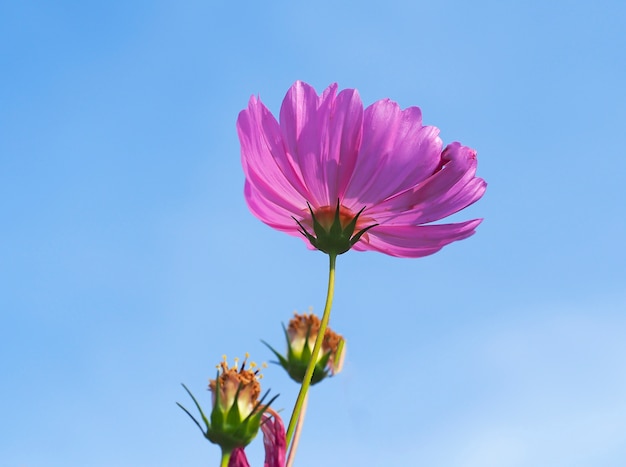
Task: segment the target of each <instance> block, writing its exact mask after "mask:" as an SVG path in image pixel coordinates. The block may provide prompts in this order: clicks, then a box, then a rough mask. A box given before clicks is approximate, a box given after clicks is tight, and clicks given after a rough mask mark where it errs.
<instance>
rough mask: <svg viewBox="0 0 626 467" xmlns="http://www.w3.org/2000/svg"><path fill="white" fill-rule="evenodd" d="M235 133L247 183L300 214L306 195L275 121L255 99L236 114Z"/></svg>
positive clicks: (269, 198) (280, 204)
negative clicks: (236, 133)
mask: <svg viewBox="0 0 626 467" xmlns="http://www.w3.org/2000/svg"><path fill="white" fill-rule="evenodd" d="M237 132H238V133H239V140H240V142H241V162H242V165H243V169H244V173H245V175H246V180H248V182H249V183H250V184H252V185H253V186H254V187H255V188H256V190H257V191H259V192H260V193H261V194H262V195H263V196H265V197H266V198H267V199H268V201H270V202H272V203H274V204H277V205H279V206H282V207H283V208H284V209H287V210H290V211H299V210H300V207H301V206H302V205H305V200H306V199H307V197H308V196H309V193H308V191H307V189H306V187H305V186H304V185H303V183H302V181H301V180H300V176H299V172H298V170H297V169H296V168H295V167H294V164H293V161H292V160H290V158H289V156H288V154H287V153H286V152H285V150H284V145H283V141H282V136H281V134H280V127H279V126H278V122H277V121H276V119H275V118H274V117H273V116H272V114H271V113H270V112H269V110H268V109H267V108H266V107H265V106H264V105H263V104H262V103H261V102H260V101H259V100H257V99H256V98H254V97H252V98H251V99H250V102H249V104H248V108H247V109H246V110H244V111H242V112H241V113H240V114H239V118H238V119H237Z"/></svg>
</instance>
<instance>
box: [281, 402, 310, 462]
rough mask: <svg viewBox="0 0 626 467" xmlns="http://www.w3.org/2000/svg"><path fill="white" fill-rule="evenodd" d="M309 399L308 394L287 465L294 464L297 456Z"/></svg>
mask: <svg viewBox="0 0 626 467" xmlns="http://www.w3.org/2000/svg"><path fill="white" fill-rule="evenodd" d="M308 400H309V395H308V394H307V395H306V397H305V398H304V404H302V410H301V411H300V416H299V417H298V423H297V424H296V431H295V432H294V434H293V443H291V449H290V450H289V455H288V456H287V463H286V464H285V467H291V466H292V465H293V460H294V458H295V457H296V449H297V447H298V441H300V434H302V426H303V425H304V416H305V415H306V407H307V405H308V404H307V402H308Z"/></svg>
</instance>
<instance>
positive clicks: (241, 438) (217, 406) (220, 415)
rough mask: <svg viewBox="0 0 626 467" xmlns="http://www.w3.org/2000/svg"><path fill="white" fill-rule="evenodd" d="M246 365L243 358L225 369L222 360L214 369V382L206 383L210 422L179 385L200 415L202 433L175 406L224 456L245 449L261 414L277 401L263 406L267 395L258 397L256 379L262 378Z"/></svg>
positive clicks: (251, 365)
mask: <svg viewBox="0 0 626 467" xmlns="http://www.w3.org/2000/svg"><path fill="white" fill-rule="evenodd" d="M247 363H248V355H247V354H246V358H245V359H244V360H243V362H242V363H241V365H240V364H239V360H238V359H235V364H234V365H232V366H229V365H228V362H227V361H226V356H224V358H223V361H222V362H220V364H219V365H218V366H217V368H218V371H217V375H216V377H215V379H212V380H210V381H209V389H210V391H211V393H212V410H211V415H210V419H209V418H207V417H206V416H205V414H204V412H203V410H202V408H201V407H200V405H199V404H198V402H197V400H196V398H195V397H194V396H193V394H191V392H190V391H189V389H187V387H186V386H185V385H183V387H184V388H185V390H186V391H187V393H188V394H189V395H190V396H191V398H192V399H193V402H194V403H195V405H196V408H197V409H198V411H199V412H200V415H201V417H202V420H203V421H204V424H205V426H206V429H205V428H202V426H201V425H200V423H199V422H198V421H197V420H196V419H195V418H194V417H193V416H192V415H191V413H190V412H189V411H188V410H187V409H186V408H184V407H183V406H182V405H180V404H178V406H179V407H180V408H181V409H183V410H184V411H185V412H186V413H187V415H189V416H190V417H191V418H192V420H193V421H194V422H195V423H196V425H197V426H198V428H200V430H201V431H202V433H203V435H204V436H205V438H207V439H208V440H209V441H211V442H212V443H215V444H217V445H219V446H220V447H221V448H222V450H223V451H225V452H231V451H232V450H233V449H235V448H238V447H245V446H247V445H248V444H249V443H250V441H252V440H253V439H254V437H255V436H256V435H257V433H258V431H259V426H260V424H261V418H262V416H263V414H264V413H265V412H266V410H268V408H269V405H270V404H271V403H272V402H273V401H274V400H275V399H276V397H278V396H277V395H276V396H274V397H273V398H272V399H271V400H270V401H269V402H268V403H267V404H264V403H263V401H264V400H265V399H266V398H267V396H268V394H269V391H267V392H266V393H265V394H264V395H263V396H262V397H259V396H260V395H261V384H260V382H259V379H260V378H261V377H262V376H261V374H260V372H259V369H258V368H257V366H256V364H255V363H254V362H251V363H250V364H249V366H248V368H246V364H247Z"/></svg>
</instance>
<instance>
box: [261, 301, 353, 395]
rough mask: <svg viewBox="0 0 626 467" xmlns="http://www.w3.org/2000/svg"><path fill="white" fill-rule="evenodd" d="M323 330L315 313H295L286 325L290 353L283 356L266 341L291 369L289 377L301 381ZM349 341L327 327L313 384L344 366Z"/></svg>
mask: <svg viewBox="0 0 626 467" xmlns="http://www.w3.org/2000/svg"><path fill="white" fill-rule="evenodd" d="M319 329H320V319H319V318H318V317H317V316H316V315H314V314H313V313H308V314H307V313H303V314H299V313H294V316H293V318H292V319H291V320H290V321H289V325H288V326H287V328H285V327H284V325H283V330H284V332H285V339H286V340H287V355H286V356H283V355H281V354H280V353H278V352H277V351H276V350H275V349H274V348H273V347H271V346H270V345H269V344H267V343H266V342H264V344H265V345H266V346H267V347H268V348H269V349H270V350H271V351H272V352H273V353H274V355H276V358H278V363H280V365H281V366H282V367H283V368H284V369H285V370H286V371H287V373H288V374H289V376H291V378H292V379H293V380H294V381H296V382H297V383H301V382H302V380H303V379H304V374H305V372H306V368H307V366H308V364H309V362H310V361H311V354H312V353H313V346H314V345H315V339H317V335H318V333H319ZM345 346H346V342H345V340H344V338H343V337H342V336H340V335H339V334H337V333H336V332H334V331H333V330H332V329H330V328H326V331H325V332H324V338H323V340H322V348H321V352H320V353H319V355H318V357H317V361H316V362H315V369H314V370H313V377H312V379H311V384H315V383H318V382H320V381H321V380H323V379H324V378H325V377H326V376H328V375H331V376H334V375H336V374H337V373H339V372H340V371H341V369H342V368H343V360H344V356H345Z"/></svg>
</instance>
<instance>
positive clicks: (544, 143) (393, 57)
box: [0, 0, 626, 467]
mask: <svg viewBox="0 0 626 467" xmlns="http://www.w3.org/2000/svg"><path fill="white" fill-rule="evenodd" d="M625 24H626V6H624V3H623V2H620V1H617V0H616V1H613V2H611V1H599V2H595V3H594V4H593V5H591V4H589V3H588V2H573V1H564V0H563V1H551V2H545V1H510V2H497V1H489V2H487V1H473V2H465V1H437V2H414V1H408V0H407V1H387V2H347V1H346V2H331V1H330V0H329V1H318V2H306V3H305V2H286V1H271V2H252V1H250V2H227V1H217V0H209V1H206V0H204V1H189V2H167V1H134V2H100V3H96V2H70V1H59V2H43V1H39V2H37V1H33V2H2V5H1V6H0V67H1V69H2V73H1V74H0V215H1V216H2V221H1V222H2V223H1V228H0V289H1V293H0V312H1V315H0V374H1V375H2V384H1V385H0V420H1V422H0V465H1V466H3V467H5V466H6V467H57V466H59V467H61V466H63V467H67V466H80V467H111V466H116V467H117V466H120V467H126V466H128V467H136V466H150V467H154V466H157V467H158V466H164V467H165V466H172V467H176V466H183V465H184V466H205V465H217V463H218V448H217V447H215V446H213V445H210V444H209V443H208V442H206V441H205V440H204V439H202V437H201V435H200V433H199V432H198V430H197V428H196V427H195V426H194V425H193V424H192V423H191V421H190V420H188V419H187V417H186V416H185V415H184V413H183V412H182V411H181V410H180V409H178V408H177V407H176V405H175V402H176V401H179V402H182V403H184V404H185V405H187V406H190V405H191V403H190V401H189V399H188V397H187V396H186V394H185V393H184V391H183V389H182V388H181V386H180V383H181V382H184V383H186V384H187V385H188V386H189V387H190V389H191V390H192V391H193V392H194V393H195V394H196V395H197V396H198V397H199V398H200V399H201V400H202V401H203V402H204V405H205V406H208V405H209V404H210V397H209V394H208V393H205V392H204V391H205V388H206V385H207V381H208V378H209V377H213V376H214V372H215V365H216V364H217V363H218V362H219V360H220V359H221V356H222V354H227V355H228V356H229V357H235V356H243V354H244V352H250V353H251V355H252V358H253V359H254V360H256V361H258V362H261V361H271V360H272V357H271V355H270V353H269V352H268V351H267V350H266V349H265V348H264V347H263V345H262V344H261V343H260V341H259V339H261V338H262V339H265V340H267V341H269V342H271V343H273V344H274V345H276V346H277V347H279V348H282V346H283V341H282V339H283V337H282V331H281V327H280V323H281V322H286V321H288V320H289V318H290V316H291V313H292V312H293V311H294V310H296V309H297V310H301V311H306V310H307V309H308V308H309V307H313V309H314V310H315V311H317V312H320V313H321V311H322V308H323V301H324V296H325V287H326V275H327V258H326V256H325V255H323V254H321V253H319V252H311V251H308V250H307V249H306V248H305V247H304V244H303V242H302V241H301V240H299V239H296V238H292V237H289V236H287V235H284V234H282V233H279V232H276V231H273V230H272V229H270V228H269V227H267V226H265V225H264V224H262V223H261V222H260V221H258V220H257V219H256V218H254V217H253V216H252V215H251V214H250V213H249V212H248V210H247V208H246V205H245V202H244V198H243V194H242V189H243V173H242V170H241V166H240V160H239V142H238V140H237V135H236V131H235V120H236V118H237V114H238V113H239V111H240V110H242V109H243V108H244V107H245V106H246V104H247V101H248V99H249V97H250V95H252V94H259V95H260V96H261V99H262V100H263V102H264V103H265V104H266V105H267V106H268V107H269V108H270V109H271V110H272V111H274V112H277V111H278V109H279V106H280V102H281V100H282V98H283V96H284V94H285V92H286V91H287V89H288V87H289V86H290V85H291V84H292V83H293V82H294V81H295V80H297V79H301V80H304V81H307V82H309V83H311V84H312V85H313V86H315V87H316V89H317V90H318V92H321V91H322V90H323V89H324V88H325V87H326V86H328V84H330V83H331V82H338V83H339V87H340V88H346V87H351V88H357V89H358V90H359V92H360V94H361V97H362V99H363V101H364V103H365V104H366V105H369V104H371V103H372V102H374V101H375V100H378V99H382V98H385V97H390V98H391V99H393V100H395V101H397V102H399V103H400V105H401V106H402V107H407V106H411V105H418V106H420V107H421V108H422V111H423V115H424V122H425V123H426V124H432V125H436V126H438V127H439V128H440V129H441V135H442V138H443V139H444V142H446V143H449V142H451V141H455V140H458V141H461V142H463V143H464V144H466V145H468V146H471V147H474V148H476V149H477V150H478V153H479V167H478V174H479V175H480V176H482V177H483V178H485V179H486V180H487V182H488V183H489V188H488V190H487V193H486V195H485V197H484V198H483V199H482V200H481V201H480V202H478V203H477V204H475V205H473V206H472V207H471V208H469V209H468V210H466V211H464V212H462V213H461V214H459V215H457V216H455V217H454V219H456V220H461V219H469V218H474V217H484V218H485V221H484V223H483V224H482V225H481V226H480V227H479V229H478V233H477V235H475V236H474V237H472V238H470V239H468V240H465V241H463V242H459V243H455V244H453V245H451V246H448V247H447V248H445V249H444V250H443V251H441V252H439V253H437V254H436V255H433V256H431V257H428V258H424V259H417V260H407V259H397V258H391V257H387V256H385V255H381V254H375V253H358V252H350V253H348V254H346V255H343V256H341V257H340V258H339V261H338V270H337V274H338V278H337V281H338V282H337V292H336V300H335V307H334V314H333V317H332V320H331V323H332V325H333V328H334V329H335V330H337V331H338V332H340V333H342V334H343V335H344V336H345V337H346V338H347V340H348V352H349V353H348V356H347V362H346V367H345V370H344V372H343V373H342V374H341V375H339V376H338V377H337V378H334V379H332V380H330V381H328V382H326V383H324V384H322V385H320V386H319V387H315V388H314V390H313V394H312V398H311V402H310V405H309V410H310V411H309V416H308V418H307V421H306V426H305V431H304V437H303V442H302V445H301V449H300V452H299V455H298V459H297V465H298V466H302V467H306V466H320V465H327V466H350V465H364V466H387V465H394V466H428V467H543V466H546V467H547V466H549V467H565V466H567V467H600V466H601V467H618V466H620V467H621V466H624V465H626V371H625V368H626V338H625V335H626V290H625V289H626V287H625V285H626V246H625V239H626V201H625V200H626V196H624V192H625V187H626V157H625V149H624V147H625V146H624V143H623V139H624V128H625V127H626V113H625V109H626V33H625V31H624V25H625ZM264 385H265V386H264V387H265V388H270V387H271V389H272V391H273V392H278V393H280V394H281V396H280V398H279V399H278V400H277V402H276V407H277V408H285V410H286V411H289V410H290V409H291V405H292V404H293V401H294V398H295V393H296V389H297V388H296V385H295V384H294V383H291V382H290V380H288V379H287V377H286V376H285V375H284V374H283V373H282V372H281V371H280V369H279V368H278V367H276V366H273V365H271V366H270V367H269V368H268V369H267V370H265V379H264ZM261 456H262V443H261V442H260V441H257V442H255V443H254V445H253V446H252V447H251V449H250V457H251V463H252V465H253V467H255V466H260V465H262V457H261ZM322 458H323V459H322Z"/></svg>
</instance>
